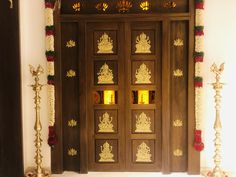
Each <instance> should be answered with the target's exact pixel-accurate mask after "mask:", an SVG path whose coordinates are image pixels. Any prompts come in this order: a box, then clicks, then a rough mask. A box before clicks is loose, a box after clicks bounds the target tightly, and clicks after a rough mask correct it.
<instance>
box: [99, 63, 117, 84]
mask: <svg viewBox="0 0 236 177" xmlns="http://www.w3.org/2000/svg"><path fill="white" fill-rule="evenodd" d="M97 75H98V84H114V81H113V73H112V70H111V69H109V66H108V65H107V64H106V63H104V65H102V67H101V68H100V71H99V72H98V73H97Z"/></svg>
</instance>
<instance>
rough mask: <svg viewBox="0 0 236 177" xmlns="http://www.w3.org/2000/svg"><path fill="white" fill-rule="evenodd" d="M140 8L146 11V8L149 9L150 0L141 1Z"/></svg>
mask: <svg viewBox="0 0 236 177" xmlns="http://www.w3.org/2000/svg"><path fill="white" fill-rule="evenodd" d="M139 6H140V8H141V9H142V10H143V11H144V10H146V11H147V10H148V9H149V6H150V4H149V2H148V1H143V2H141V3H140V5H139Z"/></svg>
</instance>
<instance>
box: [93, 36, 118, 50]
mask: <svg viewBox="0 0 236 177" xmlns="http://www.w3.org/2000/svg"><path fill="white" fill-rule="evenodd" d="M97 42H98V52H97V53H114V52H113V50H112V49H113V40H112V39H111V38H110V37H109V36H108V34H107V33H104V34H103V35H102V36H101V37H100V39H99V40H98V41H97Z"/></svg>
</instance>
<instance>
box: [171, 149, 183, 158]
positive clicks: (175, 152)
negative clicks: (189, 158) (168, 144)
mask: <svg viewBox="0 0 236 177" xmlns="http://www.w3.org/2000/svg"><path fill="white" fill-rule="evenodd" d="M173 155H174V156H175V157H181V156H183V151H182V150H181V149H176V150H174V152H173Z"/></svg>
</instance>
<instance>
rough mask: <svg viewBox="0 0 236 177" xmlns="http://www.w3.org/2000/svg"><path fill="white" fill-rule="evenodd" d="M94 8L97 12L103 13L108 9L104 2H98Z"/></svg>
mask: <svg viewBox="0 0 236 177" xmlns="http://www.w3.org/2000/svg"><path fill="white" fill-rule="evenodd" d="M95 7H96V9H97V10H99V11H104V12H105V11H106V10H107V8H108V7H109V5H108V4H107V3H106V2H100V3H98V4H97V5H96V6H95Z"/></svg>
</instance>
